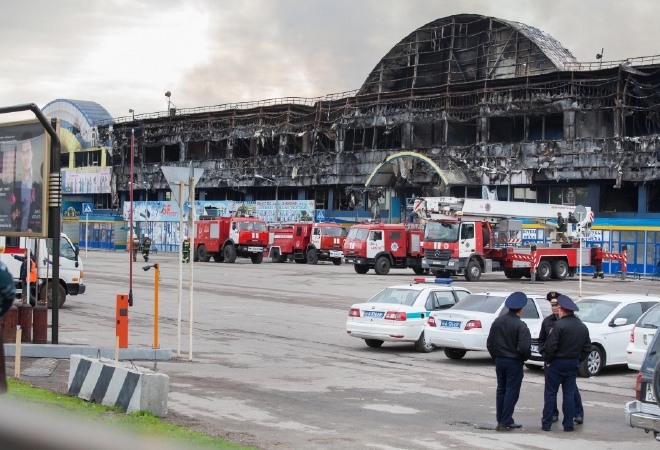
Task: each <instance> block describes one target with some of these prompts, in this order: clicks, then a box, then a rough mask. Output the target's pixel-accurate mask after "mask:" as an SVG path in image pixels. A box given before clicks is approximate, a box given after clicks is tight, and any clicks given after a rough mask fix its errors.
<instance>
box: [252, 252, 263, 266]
mask: <svg viewBox="0 0 660 450" xmlns="http://www.w3.org/2000/svg"><path fill="white" fill-rule="evenodd" d="M250 259H251V260H252V264H261V261H263V260H264V254H263V253H254V254H253V255H252V256H250Z"/></svg>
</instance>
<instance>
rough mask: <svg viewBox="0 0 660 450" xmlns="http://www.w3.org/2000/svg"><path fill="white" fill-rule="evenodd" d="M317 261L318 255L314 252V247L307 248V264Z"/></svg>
mask: <svg viewBox="0 0 660 450" xmlns="http://www.w3.org/2000/svg"><path fill="white" fill-rule="evenodd" d="M318 262H319V255H317V254H316V249H315V248H310V249H309V250H307V264H316V263H318Z"/></svg>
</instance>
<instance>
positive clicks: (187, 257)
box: [181, 236, 190, 263]
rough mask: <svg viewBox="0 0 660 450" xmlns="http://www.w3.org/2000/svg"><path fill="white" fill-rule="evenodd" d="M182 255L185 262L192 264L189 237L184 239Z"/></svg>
mask: <svg viewBox="0 0 660 450" xmlns="http://www.w3.org/2000/svg"><path fill="white" fill-rule="evenodd" d="M181 254H182V255H183V262H184V263H189V262H190V239H188V236H186V237H184V238H183V246H182V247H181Z"/></svg>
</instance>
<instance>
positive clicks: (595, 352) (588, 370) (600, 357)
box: [578, 345, 605, 378]
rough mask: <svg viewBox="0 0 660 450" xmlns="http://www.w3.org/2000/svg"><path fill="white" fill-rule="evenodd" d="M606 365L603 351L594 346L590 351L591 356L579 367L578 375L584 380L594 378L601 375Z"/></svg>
mask: <svg viewBox="0 0 660 450" xmlns="http://www.w3.org/2000/svg"><path fill="white" fill-rule="evenodd" d="M604 363H605V355H604V354H603V351H602V350H601V349H600V348H598V347H596V346H595V345H592V346H591V350H589V356H587V357H586V359H585V360H584V361H582V362H581V363H580V365H579V366H578V374H579V375H580V376H581V377H584V378H589V377H594V376H596V375H598V374H599V373H600V371H601V369H602V368H603V364H604Z"/></svg>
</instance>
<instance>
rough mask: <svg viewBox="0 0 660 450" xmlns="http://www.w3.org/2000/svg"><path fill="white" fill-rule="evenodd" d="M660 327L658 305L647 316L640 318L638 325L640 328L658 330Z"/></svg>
mask: <svg viewBox="0 0 660 450" xmlns="http://www.w3.org/2000/svg"><path fill="white" fill-rule="evenodd" d="M659 325H660V308H658V305H656V306H654V307H653V308H651V309H649V310H648V312H647V313H646V314H644V315H643V316H642V317H640V318H639V322H638V323H637V326H638V327H641V328H658V326H659Z"/></svg>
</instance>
